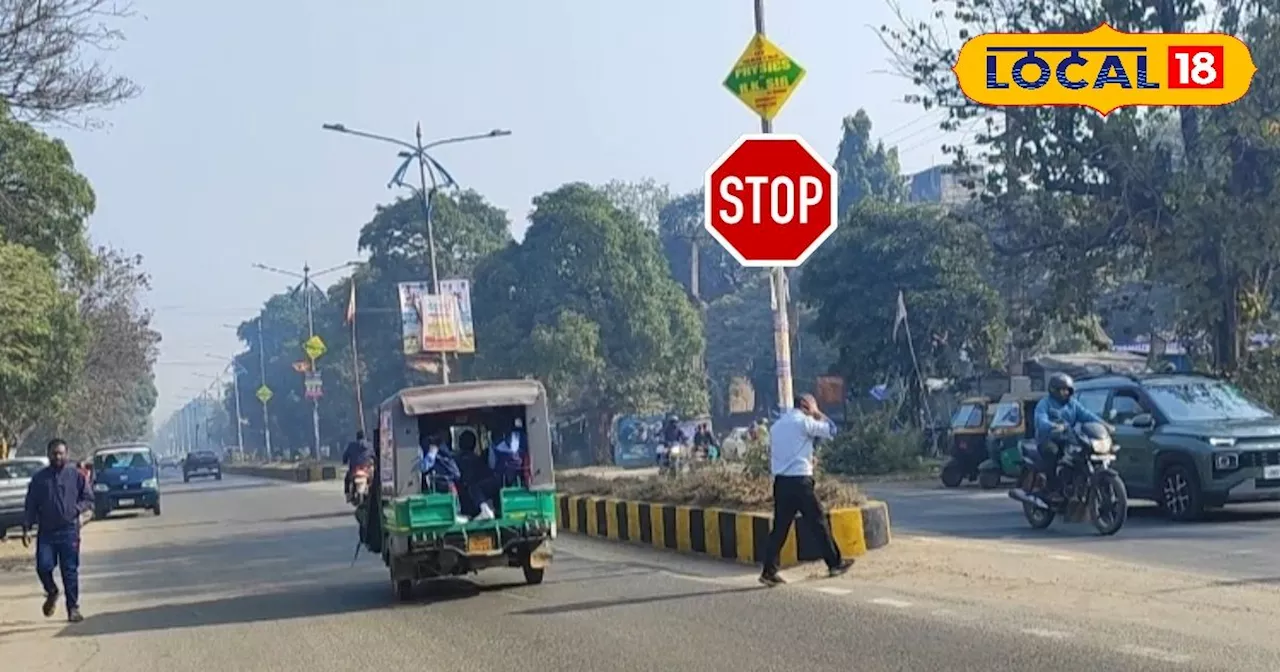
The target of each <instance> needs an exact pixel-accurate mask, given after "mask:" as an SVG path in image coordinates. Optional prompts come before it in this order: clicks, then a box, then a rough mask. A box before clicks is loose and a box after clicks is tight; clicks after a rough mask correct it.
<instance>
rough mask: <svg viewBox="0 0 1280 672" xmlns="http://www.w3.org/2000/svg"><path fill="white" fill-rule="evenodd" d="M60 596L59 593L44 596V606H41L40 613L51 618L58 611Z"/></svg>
mask: <svg viewBox="0 0 1280 672" xmlns="http://www.w3.org/2000/svg"><path fill="white" fill-rule="evenodd" d="M58 595H59V594H58V593H49V594H48V595H45V596H44V604H42V605H40V613H42V614H44V617H45V618H49V617H50V616H52V615H53V612H54V611H56V610H57V608H58Z"/></svg>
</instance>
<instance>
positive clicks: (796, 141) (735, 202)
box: [703, 134, 838, 268]
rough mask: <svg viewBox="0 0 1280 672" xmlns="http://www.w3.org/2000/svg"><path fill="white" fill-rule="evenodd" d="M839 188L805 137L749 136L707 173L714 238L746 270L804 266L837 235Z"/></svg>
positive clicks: (707, 211)
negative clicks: (829, 239)
mask: <svg viewBox="0 0 1280 672" xmlns="http://www.w3.org/2000/svg"><path fill="white" fill-rule="evenodd" d="M837 182H838V180H837V176H836V171H835V169H834V168H832V167H831V166H830V165H828V164H827V162H826V161H824V160H823V159H822V157H821V156H818V153H817V152H815V151H813V148H812V147H810V146H809V143H807V142H805V141H804V140H803V139H802V138H801V137H800V136H798V135H786V134H752V135H744V136H742V137H741V138H738V141H737V142H735V143H733V146H732V147H730V148H729V151H727V152H725V153H724V154H723V155H721V156H720V158H719V159H718V160H716V162H715V163H714V164H712V165H711V168H709V169H708V170H707V177H706V183H705V184H704V185H703V186H704V188H705V189H706V203H705V212H704V215H705V222H706V224H705V225H706V227H707V231H709V232H710V233H711V235H712V236H714V237H715V239H716V240H718V241H720V244H721V245H724V247H725V249H726V250H728V251H729V253H730V254H732V255H733V256H734V257H735V258H737V260H738V261H739V262H740V263H741V264H742V265H743V266H785V267H792V268H793V267H796V266H799V265H800V264H803V263H804V261H805V259H808V258H809V255H811V254H813V251H814V250H816V249H818V246H819V245H821V244H822V242H823V241H825V240H826V239H827V238H828V237H830V236H831V234H832V233H835V230H836V224H837V219H838V217H837V215H836V189H838V186H837Z"/></svg>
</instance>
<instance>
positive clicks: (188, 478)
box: [182, 474, 191, 483]
mask: <svg viewBox="0 0 1280 672" xmlns="http://www.w3.org/2000/svg"><path fill="white" fill-rule="evenodd" d="M182 482H183V483H190V482H191V477H190V476H188V475H186V474H183V475H182Z"/></svg>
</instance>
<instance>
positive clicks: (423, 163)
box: [321, 122, 511, 385]
mask: <svg viewBox="0 0 1280 672" xmlns="http://www.w3.org/2000/svg"><path fill="white" fill-rule="evenodd" d="M321 128H323V129H324V130H326V131H334V132H335V133H345V134H347V135H354V136H357V137H361V138H367V139H370V140H378V141H380V142H386V143H390V144H393V145H398V146H400V147H402V148H404V149H406V150H408V151H405V152H401V153H400V156H401V157H402V158H403V159H404V162H403V163H401V164H400V168H399V169H398V170H397V171H396V173H395V175H393V176H392V178H391V183H390V184H388V185H387V186H388V187H391V186H394V185H397V184H398V185H400V186H408V185H406V184H404V182H402V181H401V179H400V178H401V177H403V176H404V173H405V170H406V169H407V168H408V165H409V164H408V162H409V161H414V160H416V161H417V162H418V189H416V191H417V192H418V199H419V200H420V201H421V202H422V215H423V218H424V219H425V220H426V227H427V257H428V265H429V266H430V269H431V293H432V294H435V295H436V296H439V295H440V275H439V271H438V270H437V267H436V234H435V227H434V224H433V222H432V220H431V214H432V205H433V204H434V202H435V195H436V192H437V191H439V190H440V183H439V181H438V180H437V178H436V171H439V172H440V175H441V176H442V177H443V178H444V186H446V187H447V186H450V185H453V186H456V185H457V182H455V181H454V180H453V176H451V175H449V171H447V170H445V169H444V166H442V165H440V162H438V161H436V160H435V159H434V158H432V157H431V155H430V154H428V153H427V150H429V149H433V148H435V147H439V146H441V145H449V144H455V143H459V142H470V141H472V140H484V139H487V138H501V137H505V136H508V135H511V131H508V130H503V129H494V130H492V131H489V132H488V133H483V134H480V135H464V136H459V137H455V138H445V139H442V140H434V141H432V142H428V143H426V144H423V143H422V122H418V124H417V125H416V126H415V127H414V142H412V143H409V142H405V141H403V140H397V139H395V138H392V137H388V136H385V135H377V134H375V133H366V132H364V131H357V130H353V129H350V128H347V127H346V126H345V125H343V124H324V125H323V126H321ZM428 176H429V177H430V179H431V188H430V189H428V188H427V178H428ZM411 188H412V187H411ZM440 382H441V383H442V384H444V385H448V384H449V357H448V353H444V352H442V353H440Z"/></svg>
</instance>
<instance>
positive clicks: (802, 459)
mask: <svg viewBox="0 0 1280 672" xmlns="http://www.w3.org/2000/svg"><path fill="white" fill-rule="evenodd" d="M795 402H796V403H795V408H792V409H789V410H787V411H785V412H783V413H782V414H781V415H780V416H778V419H777V420H775V421H774V423H773V426H772V427H770V428H769V461H770V466H771V468H772V471H773V530H772V531H770V533H769V546H768V548H767V549H766V551H765V556H764V571H763V572H762V573H761V574H760V583H763V584H764V585H766V586H769V587H770V588H772V587H774V586H779V585H782V584H784V583H786V581H784V580H783V578H782V577H781V576H778V556H779V555H781V553H782V544H783V543H784V542H786V540H787V535H788V534H790V533H791V524H792V523H794V522H795V518H796V514H797V513H798V514H800V524H801V525H804V526H805V527H807V528H808V529H809V533H810V534H811V535H813V537H814V538H815V539H817V541H818V545H819V547H820V548H821V549H822V558H823V560H825V561H826V563H827V572H828V575H830V576H833V577H835V576H840V575H842V574H844V573H845V572H848V571H849V568H850V567H852V566H853V560H845V559H844V558H842V557H841V556H840V549H839V548H838V547H837V546H836V543H835V541H834V540H833V539H832V538H831V530H830V529H829V525H828V524H827V516H826V513H825V512H823V510H822V503H821V502H819V501H818V496H817V494H816V493H815V492H814V489H813V467H814V464H815V458H814V452H813V442H814V441H815V440H816V439H830V438H831V437H833V436H835V433H836V426H835V423H833V422H831V419H830V418H828V417H827V416H825V415H823V413H822V411H820V410H818V401H817V400H816V399H814V397H813V395H812V394H805V395H802V396H800V397H797V398H796V400H795Z"/></svg>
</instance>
